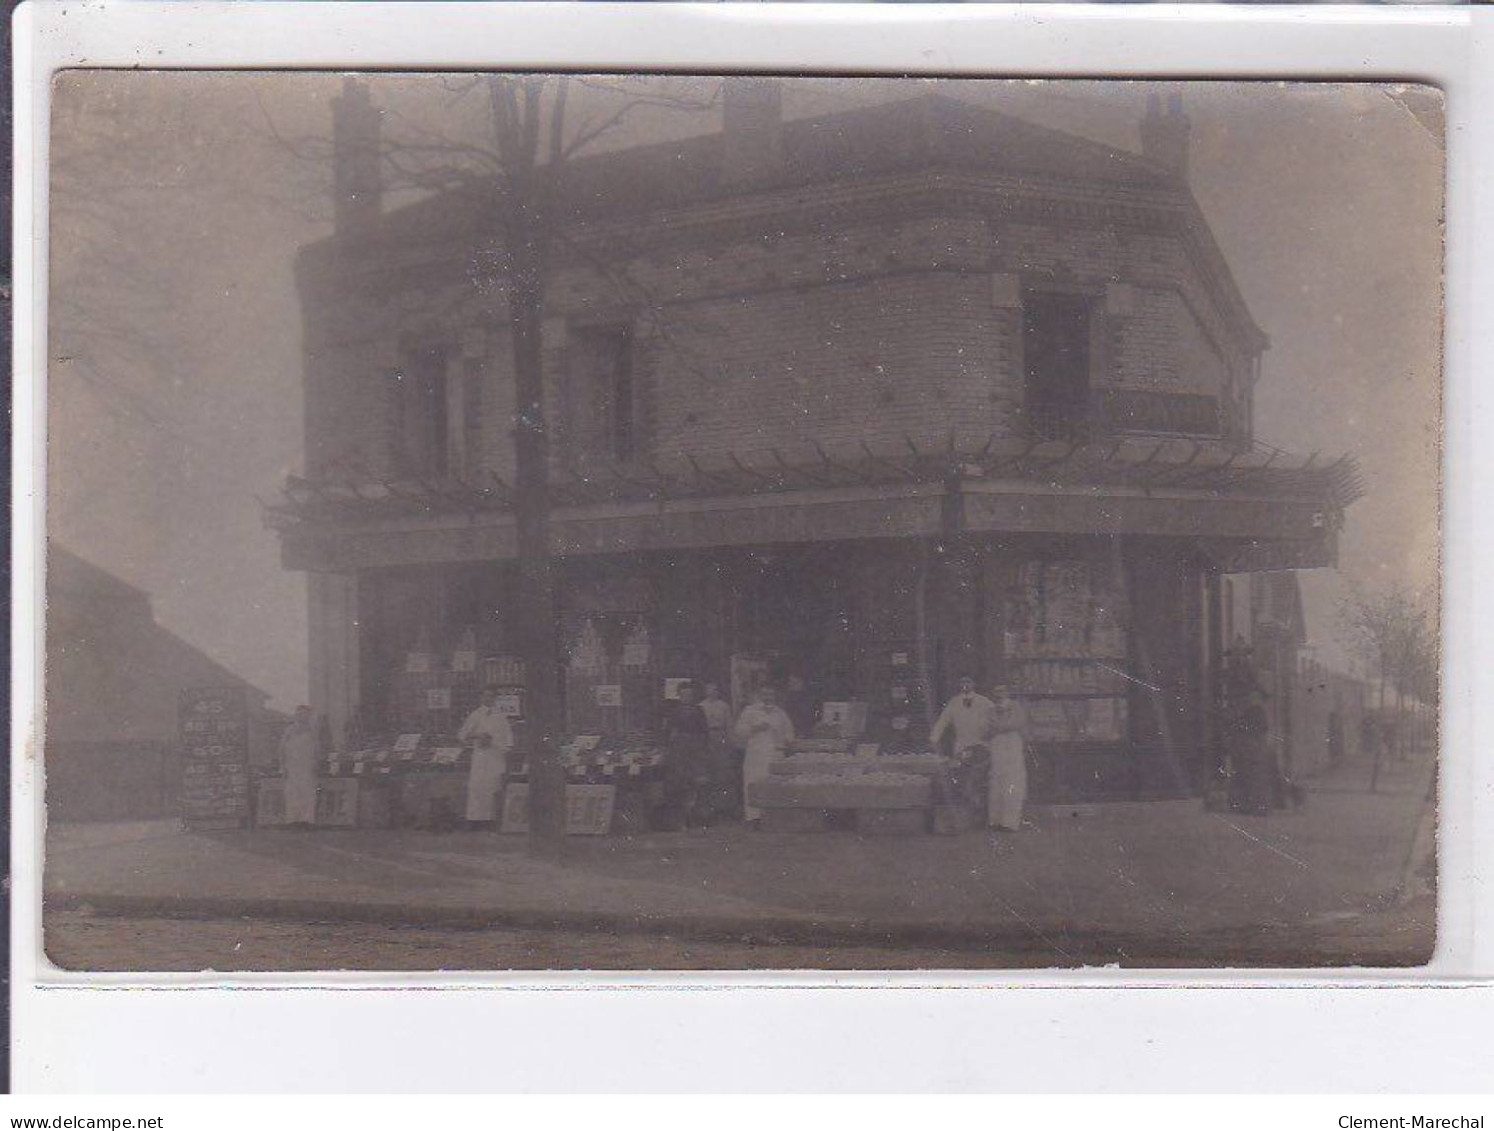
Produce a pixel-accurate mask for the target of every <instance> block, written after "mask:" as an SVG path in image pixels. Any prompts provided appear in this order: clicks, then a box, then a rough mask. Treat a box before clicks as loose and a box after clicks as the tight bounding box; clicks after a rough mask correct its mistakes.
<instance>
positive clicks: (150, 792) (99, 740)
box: [46, 542, 279, 821]
mask: <svg viewBox="0 0 1494 1131" xmlns="http://www.w3.org/2000/svg"><path fill="white" fill-rule="evenodd" d="M46 687H47V703H46V770H47V794H46V796H47V814H48V817H49V818H51V819H52V820H63V821H88V820H123V819H138V818H148V817H160V816H165V815H170V814H172V813H175V812H176V800H177V797H178V793H179V789H180V778H181V752H180V751H181V743H180V739H179V730H178V720H177V703H178V696H179V695H180V694H181V692H182V691H183V690H186V689H188V688H196V687H242V688H243V689H244V692H245V695H246V699H247V703H248V707H249V718H250V743H251V756H252V757H253V758H255V759H257V760H260V761H268V760H271V759H273V757H274V744H273V737H274V734H275V732H276V726H277V722H278V720H279V716H278V715H277V714H276V713H275V712H271V711H269V710H268V709H267V708H266V706H265V703H266V701H267V700H268V698H269V696H268V695H267V694H266V693H265V692H263V691H260V690H259V689H258V688H256V687H254V686H252V685H251V684H250V683H248V681H246V680H245V679H243V678H242V677H241V676H239V675H236V674H235V673H233V672H231V671H229V670H228V669H227V668H225V667H223V666H222V665H221V664H218V663H216V662H215V661H214V660H212V659H210V658H209V657H207V656H205V655H204V654H203V653H202V652H200V651H198V650H197V649H196V648H194V647H192V646H191V645H190V644H188V643H187V642H186V641H184V640H182V639H181V638H180V637H178V636H176V635H175V634H174V633H171V632H168V631H167V630H166V629H164V628H162V627H161V626H160V625H158V624H157V623H156V622H155V617H154V615H153V613H152V611H151V605H150V596H149V595H148V594H147V593H145V592H144V591H143V590H140V589H137V588H135V586H133V585H130V584H128V583H126V582H124V581H121V580H120V579H119V578H117V577H115V576H114V575H113V574H111V573H108V572H106V571H105V570H102V569H100V568H99V567H98V566H96V565H93V564H91V563H89V562H87V561H84V560H83V559H82V558H80V557H78V556H77V555H76V554H73V553H71V552H70V551H68V550H65V549H63V548H62V547H61V546H59V545H58V544H57V543H55V542H53V543H51V544H50V545H49V546H48V548H47V681H46Z"/></svg>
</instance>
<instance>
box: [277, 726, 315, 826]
mask: <svg viewBox="0 0 1494 1131" xmlns="http://www.w3.org/2000/svg"><path fill="white" fill-rule="evenodd" d="M280 769H281V772H282V773H284V775H285V823H286V824H287V825H295V826H297V827H304V826H307V825H314V824H316V734H315V733H314V732H313V730H312V727H311V708H310V707H297V708H296V714H295V717H294V718H293V719H292V720H291V724H290V726H289V727H287V728H286V730H285V734H284V735H282V736H281V738H280Z"/></svg>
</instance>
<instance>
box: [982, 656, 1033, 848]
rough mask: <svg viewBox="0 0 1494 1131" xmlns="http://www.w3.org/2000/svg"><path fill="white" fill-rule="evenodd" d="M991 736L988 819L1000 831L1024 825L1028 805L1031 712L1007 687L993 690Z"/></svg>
mask: <svg viewBox="0 0 1494 1131" xmlns="http://www.w3.org/2000/svg"><path fill="white" fill-rule="evenodd" d="M991 695H992V701H991V710H990V712H989V715H988V718H989V724H988V725H989V735H988V737H987V739H986V741H987V743H988V744H989V746H990V748H991V771H990V777H989V778H988V779H987V783H986V821H987V823H988V824H989V825H990V827H991V828H992V829H995V830H997V831H998V832H1009V833H1014V832H1017V831H1018V830H1019V829H1020V828H1021V827H1022V808H1023V806H1024V805H1026V804H1027V739H1026V736H1025V733H1024V732H1025V731H1026V728H1027V714H1026V712H1025V711H1023V710H1022V704H1021V703H1019V702H1018V701H1017V700H1015V699H1013V698H1012V696H1011V693H1010V691H1009V690H1008V689H1007V688H1006V687H1000V686H998V687H996V688H994V689H993V690H992V692H991Z"/></svg>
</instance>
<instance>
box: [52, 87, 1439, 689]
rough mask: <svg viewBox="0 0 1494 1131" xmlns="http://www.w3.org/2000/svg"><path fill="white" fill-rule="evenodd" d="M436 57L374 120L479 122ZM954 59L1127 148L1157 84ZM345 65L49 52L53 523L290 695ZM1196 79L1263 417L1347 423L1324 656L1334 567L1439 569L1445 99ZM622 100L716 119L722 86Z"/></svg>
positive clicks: (1283, 427)
mask: <svg viewBox="0 0 1494 1131" xmlns="http://www.w3.org/2000/svg"><path fill="white" fill-rule="evenodd" d="M451 85H452V83H451V80H441V79H437V78H433V77H429V76H421V77H412V76H389V77H383V78H379V79H376V80H374V83H373V89H374V96H375V99H376V101H378V102H380V104H382V105H384V106H386V107H388V108H389V110H390V118H389V123H388V127H387V128H391V129H396V130H398V129H404V128H417V127H420V126H422V125H423V126H439V127H441V128H443V129H446V128H449V129H451V130H452V131H456V132H460V131H462V130H466V129H471V128H474V127H475V126H476V125H477V122H476V116H477V115H478V114H479V113H480V111H481V105H480V103H479V102H478V100H476V99H472V100H469V101H468V102H464V103H461V104H458V105H456V106H452V105H451V99H452V95H451V93H450V91H449V89H448V88H449V87H450V86H451ZM944 85H945V87H946V89H947V91H948V92H949V93H952V94H956V95H957V96H959V97H962V98H968V99H970V100H972V101H976V102H980V103H984V104H988V105H991V106H993V107H995V108H998V109H1001V110H1003V111H1005V112H1007V113H1010V114H1013V115H1015V116H1017V117H1021V118H1025V119H1028V120H1030V121H1033V122H1036V123H1039V124H1041V125H1046V126H1051V127H1055V128H1059V129H1063V130H1067V131H1069V132H1071V133H1075V134H1079V135H1082V136H1085V137H1089V138H1091V139H1093V140H1096V141H1102V142H1105V143H1108V144H1111V145H1117V146H1122V147H1125V148H1129V149H1133V150H1134V149H1138V148H1139V143H1138V140H1137V123H1138V122H1139V120H1140V117H1141V114H1142V111H1143V108H1144V104H1145V97H1146V92H1147V90H1148V89H1150V88H1149V87H1148V86H1146V85H1143V84H1135V83H1078V82H1043V83H1012V82H978V81H977V82H962V83H957V84H956V83H948V84H944ZM339 86H340V80H338V79H336V78H335V77H333V76H318V75H292V74H285V75H280V74H275V75H270V74H264V75H260V74H234V75H209V74H170V73H150V72H131V71H121V72H71V73H64V75H63V76H62V77H61V78H60V79H59V85H58V88H57V91H56V113H55V116H54V124H55V128H54V141H53V145H54V158H53V160H54V169H53V186H52V193H53V210H54V225H53V243H52V252H53V259H52V272H53V280H52V281H53V291H52V295H53V298H52V311H51V313H52V335H53V336H52V343H51V345H52V354H53V363H52V365H51V367H50V371H49V381H50V398H51V399H50V411H51V437H50V442H49V469H50V477H51V482H50V494H49V498H50V504H51V515H50V528H51V533H52V536H53V537H55V538H57V539H58V540H59V541H61V542H62V543H63V544H64V545H66V546H68V547H69V548H71V549H73V550H75V551H77V552H78V553H81V554H82V555H83V556H85V557H87V558H89V559H91V560H93V561H95V562H97V563H98V564H100V565H102V566H104V567H105V568H107V569H110V570H111V571H113V572H115V573H117V574H118V575H120V576H121V577H123V578H125V579H126V580H128V581H130V582H132V583H134V584H136V585H139V586H140V587H142V588H144V589H146V590H148V591H149V592H151V593H152V594H153V595H154V598H155V607H156V612H157V617H158V619H159V620H160V621H161V622H162V623H163V624H165V625H166V626H168V627H169V628H172V629H173V630H175V631H176V632H178V633H180V634H181V635H182V636H184V637H185V638H187V639H188V640H190V641H191V642H192V643H194V644H196V645H198V646H199V647H201V648H202V649H203V650H204V651H206V652H207V653H209V654H210V655H212V656H213V657H215V658H216V659H218V660H220V661H221V662H223V663H225V664H227V665H228V666H229V667H231V668H233V669H235V670H237V671H239V672H240V673H242V674H243V675H244V676H245V677H246V678H248V679H249V680H250V681H252V682H253V683H255V684H257V685H259V686H260V687H262V688H264V689H265V690H267V691H269V692H271V693H272V694H273V696H274V697H275V700H276V702H277V704H278V705H280V706H286V705H288V704H293V703H295V702H297V701H299V700H301V699H303V698H304V697H305V694H306V626H305V618H306V612H305V583H304V579H303V578H302V576H301V575H299V574H294V573H287V572H285V571H283V570H282V569H281V568H280V561H279V546H278V542H277V540H276V538H275V537H274V536H273V534H272V533H271V532H270V531H268V530H266V529H265V528H264V526H263V523H262V520H261V516H260V508H259V504H258V502H257V497H258V498H264V499H268V498H271V497H273V496H274V495H275V494H276V493H277V491H278V489H279V487H280V485H281V484H282V483H283V482H284V478H285V475H286V474H287V473H288V472H296V471H298V470H299V469H300V466H301V462H302V448H301V357H300V311H299V305H298V299H297V295H296V291H295V286H294V281H293V276H292V267H293V262H294V257H295V253H296V249H297V248H298V247H299V246H300V245H301V244H303V243H305V242H306V241H308V240H311V239H316V238H318V237H320V236H323V235H325V234H327V233H328V232H329V231H330V224H329V222H328V220H327V217H328V215H329V214H330V208H329V202H328V201H327V199H326V193H325V184H326V170H325V168H323V167H322V166H320V165H319V164H318V163H316V162H314V161H312V162H308V161H307V160H305V159H303V158H302V157H298V156H297V154H296V152H293V147H291V146H288V145H287V144H285V142H286V140H287V139H302V138H307V137H315V136H318V135H320V136H321V137H323V138H324V137H325V136H326V135H327V132H328V130H329V123H330V107H329V105H328V99H329V98H330V97H331V96H332V95H334V94H335V93H337V91H338V89H339ZM922 86H923V84H922V83H919V84H916V85H915V84H914V83H912V82H901V81H888V82H876V83H873V82H869V81H866V80H835V81H827V80H817V81H813V82H799V81H797V80H796V81H793V82H790V83H788V84H786V93H785V108H786V112H787V113H788V114H789V115H790V116H798V115H805V114H813V113H822V112H826V111H829V110H834V109H836V108H838V107H846V106H850V105H854V104H861V103H866V102H870V101H877V100H886V99H892V98H899V97H907V96H908V95H909V94H911V93H913V92H914V90H915V89H921V88H922ZM1185 91H1186V93H1185V99H1186V107H1187V111H1188V114H1189V116H1190V118H1191V120H1192V122H1193V148H1192V166H1191V168H1192V179H1193V186H1194V191H1195V194H1196V195H1197V197H1198V200H1199V203H1200V205H1201V206H1202V208H1203V210H1204V213H1205V215H1206V216H1207V217H1208V218H1209V220H1210V222H1211V224H1212V227H1213V231H1214V234H1215V237H1216V239H1217V240H1218V242H1219V244H1220V246H1221V248H1222V249H1223V251H1224V254H1225V257H1226V258H1227V259H1228V260H1229V262H1230V264H1231V266H1232V268H1233V270H1234V273H1235V276H1236V279H1237V281H1238V282H1239V285H1240V287H1241V290H1242V291H1243V293H1244V295H1245V298H1246V301H1247V303H1248V304H1249V305H1250V308H1251V310H1252V312H1253V313H1254V315H1255V318H1256V321H1257V322H1259V323H1260V325H1261V326H1262V327H1263V328H1264V329H1265V330H1266V332H1267V333H1268V334H1269V335H1270V337H1271V340H1272V346H1271V349H1270V350H1269V351H1268V352H1267V354H1266V356H1265V360H1264V363H1263V374H1262V379H1261V383H1260V386H1259V388H1258V393H1257V417H1256V431H1257V435H1258V436H1259V437H1260V438H1261V439H1263V440H1265V441H1267V442H1269V443H1273V444H1277V445H1279V446H1281V447H1284V448H1287V449H1289V450H1292V451H1296V452H1303V453H1306V452H1311V451H1319V450H1321V451H1322V452H1323V453H1324V455H1325V456H1333V455H1337V454H1339V453H1341V452H1344V451H1349V452H1352V453H1353V454H1355V455H1356V456H1358V458H1359V460H1360V463H1361V465H1362V467H1363V469H1364V472H1365V480H1366V483H1367V485H1368V492H1369V493H1368V495H1367V496H1366V497H1365V498H1364V499H1361V500H1360V501H1359V502H1358V503H1356V504H1355V505H1354V507H1353V508H1351V510H1350V512H1349V519H1348V524H1347V528H1346V530H1345V532H1344V537H1343V543H1342V560H1341V569H1340V571H1322V570H1320V571H1313V572H1310V573H1306V574H1304V575H1303V581H1304V592H1305V594H1306V596H1307V599H1308V605H1309V618H1310V621H1311V626H1310V632H1311V635H1312V638H1313V643H1315V644H1318V645H1319V646H1320V648H1321V654H1322V655H1323V656H1325V657H1327V658H1330V659H1336V658H1339V652H1340V650H1339V648H1338V646H1337V644H1336V642H1335V639H1334V633H1333V620H1334V615H1333V614H1334V610H1335V608H1336V605H1337V603H1338V601H1339V600H1340V598H1341V595H1342V593H1343V592H1344V590H1345V587H1346V585H1347V584H1349V583H1350V582H1358V583H1362V584H1366V585H1369V586H1372V587H1373V586H1378V585H1382V584H1384V583H1386V582H1388V581H1390V580H1401V581H1405V582H1407V583H1409V584H1411V585H1413V586H1416V587H1420V588H1423V589H1430V587H1432V586H1433V585H1434V584H1435V578H1436V561H1437V539H1438V533H1437V525H1436V508H1437V469H1438V466H1439V462H1440V445H1439V441H1438V417H1437V405H1438V398H1439V394H1440V379H1439V378H1440V327H1441V256H1442V245H1441V226H1440V224H1441V203H1442V177H1443V166H1442V153H1441V148H1440V139H1439V136H1438V135H1437V132H1436V131H1437V117H1438V114H1437V109H1436V104H1435V102H1430V103H1429V101H1428V99H1427V97H1426V93H1425V92H1423V91H1418V90H1412V91H1409V92H1404V91H1398V90H1395V89H1391V88H1386V87H1380V86H1369V85H1364V86H1358V87H1352V86H1342V85H1326V84H1324V85H1317V84H1297V85H1285V84H1264V83H1262V84H1242V83H1232V84H1225V83H1215V84H1185ZM469 103H470V104H469ZM1413 109H1414V110H1415V111H1416V112H1415V113H1413V112H1412V111H1413ZM271 123H273V128H272V126H271ZM631 128H632V129H633V131H634V136H639V135H642V134H644V133H648V132H652V136H655V137H657V136H658V135H659V132H660V131H668V132H672V133H687V132H700V131H705V130H713V129H717V128H719V112H717V111H706V112H703V113H695V114H691V115H686V116H681V115H678V114H667V115H666V114H660V115H653V116H649V117H645V118H642V119H640V120H639V121H638V122H637V123H636V124H635V125H633V126H632V127H631Z"/></svg>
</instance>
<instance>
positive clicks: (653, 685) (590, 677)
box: [564, 612, 659, 734]
mask: <svg viewBox="0 0 1494 1131" xmlns="http://www.w3.org/2000/svg"><path fill="white" fill-rule="evenodd" d="M564 647H565V709H566V726H567V728H568V729H569V730H571V731H573V732H576V733H596V732H610V733H613V734H618V733H623V732H631V731H638V730H643V729H644V728H646V727H647V726H648V725H649V724H650V723H651V722H652V721H653V713H654V711H655V709H656V697H657V691H656V689H657V687H658V686H659V676H658V671H657V668H658V662H657V661H658V657H657V654H656V653H657V649H656V648H655V646H654V641H653V634H652V632H651V631H650V629H649V624H648V620H647V618H646V617H645V616H644V615H643V614H641V613H618V612H597V613H586V614H579V613H576V614H567V615H566V617H565V618H564Z"/></svg>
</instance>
